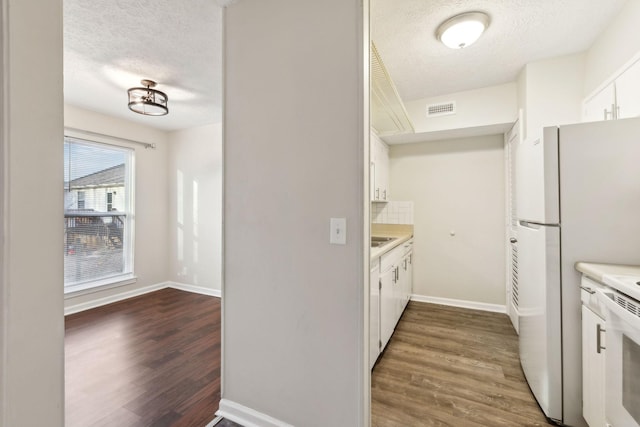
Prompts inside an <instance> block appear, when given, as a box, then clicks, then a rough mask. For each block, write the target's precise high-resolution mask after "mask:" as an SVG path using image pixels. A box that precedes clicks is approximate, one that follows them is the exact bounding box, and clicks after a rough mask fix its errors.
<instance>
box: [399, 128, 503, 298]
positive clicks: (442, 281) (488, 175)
mask: <svg viewBox="0 0 640 427" xmlns="http://www.w3.org/2000/svg"><path fill="white" fill-rule="evenodd" d="M503 144H504V139H503V136H502V135H492V136H481V137H473V138H465V139H453V140H446V141H435V142H425V143H419V144H406V145H394V146H392V147H391V152H390V161H391V190H392V194H393V195H394V197H395V198H398V199H401V200H413V204H414V236H415V240H414V259H415V262H414V272H413V274H414V276H413V283H414V285H413V293H414V294H416V295H421V296H426V297H436V298H446V299H452V300H462V301H471V302H476V303H485V304H495V305H501V306H504V305H505V274H504V271H505V254H504V251H505V239H506V237H505V228H504V224H505V212H504V192H505V182H504V157H503V156H504V153H503ZM451 232H454V233H455V235H454V236H451V234H450V233H451Z"/></svg>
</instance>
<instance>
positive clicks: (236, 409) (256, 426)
mask: <svg viewBox="0 0 640 427" xmlns="http://www.w3.org/2000/svg"><path fill="white" fill-rule="evenodd" d="M216 415H218V416H220V417H224V418H226V419H228V420H231V421H233V422H235V423H238V424H241V425H242V426H244V427H293V426H292V425H291V424H287V423H285V422H283V421H280V420H277V419H275V418H273V417H270V416H269V415H266V414H263V413H261V412H258V411H255V410H253V409H251V408H247V407H246V406H243V405H240V404H239V403H236V402H232V401H231V400H228V399H221V400H220V409H218V411H217V412H216Z"/></svg>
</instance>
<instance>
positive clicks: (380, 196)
mask: <svg viewBox="0 0 640 427" xmlns="http://www.w3.org/2000/svg"><path fill="white" fill-rule="evenodd" d="M370 172H371V177H370V180H371V200H373V201H383V202H384V201H388V200H389V199H390V197H389V147H387V145H386V144H385V143H384V142H382V140H381V139H380V138H378V136H377V135H376V134H375V133H374V132H371V169H370Z"/></svg>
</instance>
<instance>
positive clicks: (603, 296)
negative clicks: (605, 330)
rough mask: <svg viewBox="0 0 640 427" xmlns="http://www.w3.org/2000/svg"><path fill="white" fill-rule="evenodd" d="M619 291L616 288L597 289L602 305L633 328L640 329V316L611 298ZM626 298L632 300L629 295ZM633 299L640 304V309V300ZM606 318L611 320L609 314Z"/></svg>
mask: <svg viewBox="0 0 640 427" xmlns="http://www.w3.org/2000/svg"><path fill="white" fill-rule="evenodd" d="M617 293H618V292H616V291H614V290H602V289H596V298H597V299H598V301H600V303H602V305H604V307H605V308H606V309H607V311H609V312H610V313H611V314H613V315H615V316H616V317H618V318H620V319H621V320H623V321H624V322H625V323H627V324H628V326H629V327H630V328H631V330H634V331H640V317H638V316H636V315H634V314H632V313H630V312H629V311H627V310H626V309H625V308H623V307H621V306H620V305H618V304H617V303H616V302H615V301H613V300H612V299H611V296H616V294H617ZM626 299H627V300H631V299H630V298H629V297H627V298H626ZM631 301H632V302H635V304H636V305H637V306H638V309H640V302H637V301H633V300H631ZM606 320H607V321H608V320H609V316H606ZM638 333H640V332H638Z"/></svg>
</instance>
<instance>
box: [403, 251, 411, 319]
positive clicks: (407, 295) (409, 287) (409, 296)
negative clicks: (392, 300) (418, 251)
mask: <svg viewBox="0 0 640 427" xmlns="http://www.w3.org/2000/svg"><path fill="white" fill-rule="evenodd" d="M405 286H406V288H405V289H406V299H407V300H406V301H405V303H404V305H405V307H406V306H407V304H408V303H409V300H410V299H411V294H412V293H413V251H411V252H409V253H408V254H407V280H406V283H405Z"/></svg>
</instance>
